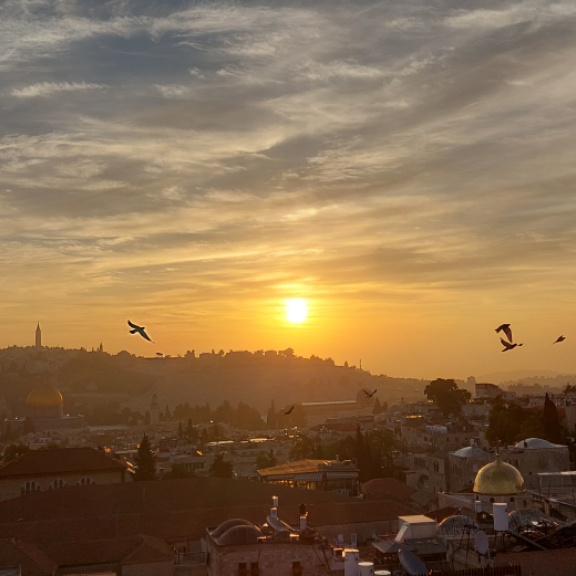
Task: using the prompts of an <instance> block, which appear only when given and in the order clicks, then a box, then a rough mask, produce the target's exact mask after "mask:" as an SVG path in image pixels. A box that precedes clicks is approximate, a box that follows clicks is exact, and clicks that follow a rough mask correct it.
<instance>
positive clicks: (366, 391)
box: [362, 388, 378, 398]
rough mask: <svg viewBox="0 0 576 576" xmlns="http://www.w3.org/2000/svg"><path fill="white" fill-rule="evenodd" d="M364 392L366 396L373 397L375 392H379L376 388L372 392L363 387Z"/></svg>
mask: <svg viewBox="0 0 576 576" xmlns="http://www.w3.org/2000/svg"><path fill="white" fill-rule="evenodd" d="M362 392H364V394H366V398H372V396H374V394H376V392H378V389H376V390H374V392H370V390H366V388H362Z"/></svg>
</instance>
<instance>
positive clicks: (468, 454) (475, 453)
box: [454, 444, 486, 458]
mask: <svg viewBox="0 0 576 576" xmlns="http://www.w3.org/2000/svg"><path fill="white" fill-rule="evenodd" d="M485 455H486V451H485V450H482V448H480V446H477V445H476V444H474V446H465V447H464V448H460V450H456V452H454V456H459V457H460V458H475V457H476V458H477V457H479V456H485Z"/></svg>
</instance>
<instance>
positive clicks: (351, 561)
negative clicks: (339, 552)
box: [344, 548, 360, 576]
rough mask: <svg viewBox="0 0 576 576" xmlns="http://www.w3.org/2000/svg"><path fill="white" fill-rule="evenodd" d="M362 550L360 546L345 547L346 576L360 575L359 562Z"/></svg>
mask: <svg viewBox="0 0 576 576" xmlns="http://www.w3.org/2000/svg"><path fill="white" fill-rule="evenodd" d="M359 561H360V551H359V550H358V548H345V549H344V576H358V562H359Z"/></svg>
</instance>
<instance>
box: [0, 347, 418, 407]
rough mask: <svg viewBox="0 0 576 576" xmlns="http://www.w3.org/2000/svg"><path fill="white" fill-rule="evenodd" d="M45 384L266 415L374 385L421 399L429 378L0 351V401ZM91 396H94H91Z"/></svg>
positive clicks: (394, 399)
mask: <svg viewBox="0 0 576 576" xmlns="http://www.w3.org/2000/svg"><path fill="white" fill-rule="evenodd" d="M43 381H46V382H49V383H51V384H53V385H55V386H56V387H58V388H60V389H61V390H62V392H63V393H64V397H65V399H66V397H67V394H68V395H76V396H78V395H81V396H82V401H83V403H85V404H86V405H90V402H91V400H90V396H93V397H94V398H96V397H97V396H98V397H99V400H98V401H99V402H102V400H103V397H108V396H110V400H111V401H112V395H116V396H118V395H119V394H123V395H124V396H125V398H126V400H125V401H123V402H122V405H123V406H127V407H129V408H131V409H134V410H147V409H148V408H149V406H150V401H151V396H152V394H153V393H156V394H157V396H158V401H159V403H160V405H161V406H162V407H164V406H165V405H168V406H170V407H171V408H174V406H176V405H177V404H181V403H184V402H188V403H189V404H190V405H192V406H194V405H196V404H199V405H203V404H206V403H210V405H211V406H212V408H215V407H216V406H218V405H220V404H221V403H222V402H223V401H224V400H228V401H229V402H231V403H233V404H235V403H237V402H244V403H246V404H249V405H250V406H253V407H255V408H257V409H258V410H259V411H260V412H261V413H265V411H266V410H267V408H268V407H269V406H270V402H271V401H272V400H274V402H275V403H276V406H277V407H279V408H280V407H282V406H286V405H288V404H294V403H297V402H309V401H332V400H352V399H355V398H356V395H357V394H359V393H360V394H362V392H361V389H362V388H367V389H370V390H374V389H377V390H378V392H377V394H376V396H377V397H378V398H380V400H381V401H387V402H388V403H390V404H392V403H398V402H400V400H401V399H404V401H406V402H410V401H414V400H420V399H421V398H422V396H423V391H424V387H425V386H426V384H427V383H428V381H425V380H420V379H415V378H394V377H390V376H386V375H383V374H380V375H372V374H371V373H370V372H368V371H366V370H362V369H360V368H356V367H355V366H348V364H347V363H345V364H344V366H338V365H336V364H335V362H334V361H333V360H332V359H331V358H326V359H322V358H319V357H318V356H314V355H312V356H311V357H310V358H304V357H302V356H297V355H296V354H295V353H294V350H292V349H291V348H288V349H287V350H280V351H276V350H268V351H263V350H259V351H256V352H249V351H230V352H228V353H225V352H224V351H220V352H219V353H215V352H212V353H202V354H199V355H196V354H195V353H194V351H191V352H188V353H187V354H186V355H185V356H184V357H175V358H174V357H154V358H144V357H141V356H134V355H132V354H129V353H128V352H125V351H123V352H120V353H118V354H115V355H110V354H108V353H106V352H97V351H92V352H88V351H86V350H82V349H80V350H64V349H62V348H43V349H42V350H37V349H35V348H33V347H27V348H19V347H11V348H6V349H3V350H0V398H2V397H4V398H6V399H7V400H9V401H10V403H11V405H12V407H13V408H18V409H21V408H22V407H23V406H24V401H25V398H26V396H27V394H28V392H29V391H30V389H31V388H33V387H34V386H36V385H38V383H40V382H43ZM94 401H96V400H94Z"/></svg>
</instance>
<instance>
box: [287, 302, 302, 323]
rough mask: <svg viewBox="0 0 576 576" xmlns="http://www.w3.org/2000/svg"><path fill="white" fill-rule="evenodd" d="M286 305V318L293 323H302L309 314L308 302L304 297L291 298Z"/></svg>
mask: <svg viewBox="0 0 576 576" xmlns="http://www.w3.org/2000/svg"><path fill="white" fill-rule="evenodd" d="M284 304H285V305H286V320H288V322H291V323H292V324H301V323H302V322H304V320H306V316H308V304H307V303H306V300H304V298H291V299H290V300H286V301H285V302H284Z"/></svg>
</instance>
